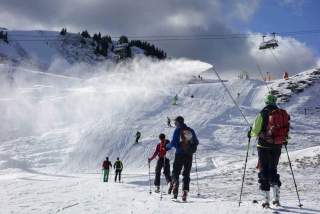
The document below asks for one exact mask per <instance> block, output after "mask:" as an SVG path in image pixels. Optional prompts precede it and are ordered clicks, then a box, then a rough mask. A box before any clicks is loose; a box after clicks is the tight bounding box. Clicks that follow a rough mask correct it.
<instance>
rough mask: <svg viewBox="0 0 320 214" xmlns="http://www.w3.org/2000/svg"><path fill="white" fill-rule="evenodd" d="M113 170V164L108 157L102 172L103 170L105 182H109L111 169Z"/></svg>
mask: <svg viewBox="0 0 320 214" xmlns="http://www.w3.org/2000/svg"><path fill="white" fill-rule="evenodd" d="M110 167H111V168H112V164H111V162H110V161H109V158H108V157H106V160H105V161H103V164H102V170H103V182H108V178H109V169H110Z"/></svg>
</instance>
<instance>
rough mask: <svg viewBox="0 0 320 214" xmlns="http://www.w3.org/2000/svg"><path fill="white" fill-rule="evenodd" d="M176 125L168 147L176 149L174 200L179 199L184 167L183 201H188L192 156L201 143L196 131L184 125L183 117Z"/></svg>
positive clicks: (173, 171)
mask: <svg viewBox="0 0 320 214" xmlns="http://www.w3.org/2000/svg"><path fill="white" fill-rule="evenodd" d="M174 124H175V126H176V129H175V130H174V133H173V137H172V141H171V143H169V144H167V145H166V149H167V150H170V149H171V148H172V147H175V149H176V154H175V158H174V162H173V170H172V180H173V190H172V192H173V199H177V197H178V189H179V176H180V174H181V170H182V167H183V172H182V175H183V187H182V189H183V195H182V200H183V201H186V200H187V195H188V192H189V184H190V171H191V167H192V156H193V153H195V152H196V150H197V146H198V144H199V141H198V138H197V136H196V134H195V132H194V130H193V129H191V128H190V127H188V126H187V125H186V124H185V123H184V118H183V117H182V116H178V117H177V118H176V119H175V122H174Z"/></svg>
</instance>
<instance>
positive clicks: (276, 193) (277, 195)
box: [272, 185, 280, 206]
mask: <svg viewBox="0 0 320 214" xmlns="http://www.w3.org/2000/svg"><path fill="white" fill-rule="evenodd" d="M272 189H273V201H272V204H273V205H275V206H280V187H279V186H278V185H274V186H273V187H272Z"/></svg>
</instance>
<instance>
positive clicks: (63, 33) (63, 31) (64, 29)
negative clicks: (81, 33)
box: [60, 28, 67, 36]
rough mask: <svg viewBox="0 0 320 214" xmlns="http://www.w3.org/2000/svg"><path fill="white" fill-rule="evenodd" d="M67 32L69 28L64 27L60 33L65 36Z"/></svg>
mask: <svg viewBox="0 0 320 214" xmlns="http://www.w3.org/2000/svg"><path fill="white" fill-rule="evenodd" d="M66 34H67V28H62V29H61V31H60V35H61V36H64V35H66Z"/></svg>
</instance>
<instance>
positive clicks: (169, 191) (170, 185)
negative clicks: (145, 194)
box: [168, 182, 173, 195]
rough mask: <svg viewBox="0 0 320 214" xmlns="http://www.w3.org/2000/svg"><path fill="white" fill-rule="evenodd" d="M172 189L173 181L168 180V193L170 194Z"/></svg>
mask: <svg viewBox="0 0 320 214" xmlns="http://www.w3.org/2000/svg"><path fill="white" fill-rule="evenodd" d="M172 189H173V183H172V182H169V189H168V194H169V195H170V194H171V192H172Z"/></svg>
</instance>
